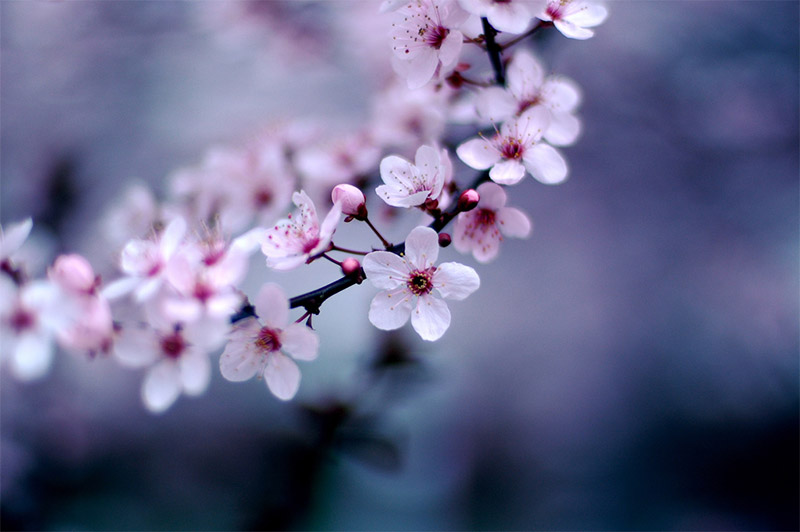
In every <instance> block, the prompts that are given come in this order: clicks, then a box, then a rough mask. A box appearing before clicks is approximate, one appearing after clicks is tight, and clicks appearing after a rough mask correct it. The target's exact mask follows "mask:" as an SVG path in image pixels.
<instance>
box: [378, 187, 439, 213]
mask: <svg viewBox="0 0 800 532" xmlns="http://www.w3.org/2000/svg"><path fill="white" fill-rule="evenodd" d="M375 193H376V194H378V196H380V198H381V199H382V200H383V201H385V202H386V204H387V205H391V206H392V207H402V208H406V209H407V208H409V207H416V206H417V205H422V204H423V203H425V201H426V200H427V199H428V197H429V196H430V195H431V193H430V191H428V190H421V191H419V192H415V193H413V194H410V195H409V194H408V193H407V192H405V191H400V190H397V189H395V188H392V187H390V186H388V185H380V186H378V187H376V188H375Z"/></svg>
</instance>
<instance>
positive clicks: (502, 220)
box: [453, 183, 531, 263]
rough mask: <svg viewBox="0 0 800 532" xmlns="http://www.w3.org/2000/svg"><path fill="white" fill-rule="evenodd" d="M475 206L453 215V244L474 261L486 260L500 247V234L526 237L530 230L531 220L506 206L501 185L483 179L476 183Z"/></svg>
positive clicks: (502, 235)
mask: <svg viewBox="0 0 800 532" xmlns="http://www.w3.org/2000/svg"><path fill="white" fill-rule="evenodd" d="M478 193H479V194H480V197H481V199H480V201H478V206H477V207H476V208H474V209H472V210H470V211H468V212H462V213H461V214H459V215H458V218H456V223H455V228H454V230H453V244H454V245H455V247H456V249H457V250H458V251H460V252H461V253H470V252H472V255H473V256H474V257H475V260H477V261H478V262H483V263H486V262H490V261H492V260H494V259H495V258H496V257H497V253H498V252H499V251H500V242H501V241H502V240H503V237H504V236H507V237H514V238H526V237H527V236H528V235H530V233H531V221H530V220H529V219H528V217H527V216H526V215H525V213H523V212H522V211H520V210H519V209H515V208H513V207H506V206H505V205H506V200H507V196H506V193H505V191H504V190H503V187H501V186H500V185H497V184H495V183H483V184H481V185H480V186H479V187H478Z"/></svg>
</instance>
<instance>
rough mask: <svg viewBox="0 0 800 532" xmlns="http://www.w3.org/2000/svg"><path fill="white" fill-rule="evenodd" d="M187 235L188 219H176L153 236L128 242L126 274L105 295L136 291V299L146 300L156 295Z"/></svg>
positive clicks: (124, 252)
mask: <svg viewBox="0 0 800 532" xmlns="http://www.w3.org/2000/svg"><path fill="white" fill-rule="evenodd" d="M185 234H186V222H185V221H184V220H183V218H175V219H174V220H172V221H171V222H170V223H169V225H167V227H166V228H165V229H164V230H163V231H162V232H161V233H160V234H159V235H157V236H155V237H154V238H152V239H146V240H145V239H134V240H131V241H130V242H128V243H127V244H126V245H125V247H124V248H123V249H122V255H121V257H120V268H121V269H122V271H123V272H124V273H125V274H127V275H126V276H125V277H123V278H121V279H118V280H116V281H114V282H112V283H110V284H109V285H108V286H107V287H106V288H105V289H104V290H103V294H104V295H105V297H108V298H109V299H114V298H117V297H120V296H123V295H125V294H128V293H130V292H133V293H134V296H135V298H136V300H137V301H145V300H147V299H150V298H152V297H153V296H154V295H156V293H157V292H158V290H159V289H160V288H161V285H162V284H163V282H164V279H165V278H166V274H167V269H168V267H169V263H170V261H171V259H172V258H173V256H174V255H175V254H176V252H177V251H178V249H179V247H180V246H181V244H182V243H183V239H184V235H185Z"/></svg>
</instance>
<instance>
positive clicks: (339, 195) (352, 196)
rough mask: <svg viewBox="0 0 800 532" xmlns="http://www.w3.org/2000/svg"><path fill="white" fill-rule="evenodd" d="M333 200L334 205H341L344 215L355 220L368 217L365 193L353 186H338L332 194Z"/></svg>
mask: <svg viewBox="0 0 800 532" xmlns="http://www.w3.org/2000/svg"><path fill="white" fill-rule="evenodd" d="M331 200H333V202H334V203H341V205H342V213H344V214H347V215H350V216H354V217H355V218H364V217H366V214H367V207H366V205H365V203H366V201H367V200H366V198H365V197H364V193H363V192H361V191H360V190H358V189H357V188H356V187H354V186H353V185H347V184H342V185H336V186H335V187H334V188H333V191H332V192H331Z"/></svg>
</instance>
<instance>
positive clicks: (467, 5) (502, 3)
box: [459, 0, 545, 33]
mask: <svg viewBox="0 0 800 532" xmlns="http://www.w3.org/2000/svg"><path fill="white" fill-rule="evenodd" d="M459 3H460V4H461V7H463V8H464V9H465V10H467V11H468V12H470V13H472V14H474V15H478V16H479V17H486V18H487V20H488V21H489V24H491V25H492V27H493V28H495V29H496V30H498V31H504V32H507V33H522V32H524V31H525V30H526V29H528V26H530V24H531V20H532V19H533V18H534V17H535V16H536V14H537V13H539V12H540V11H541V10H542V9H544V3H545V0H459Z"/></svg>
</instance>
